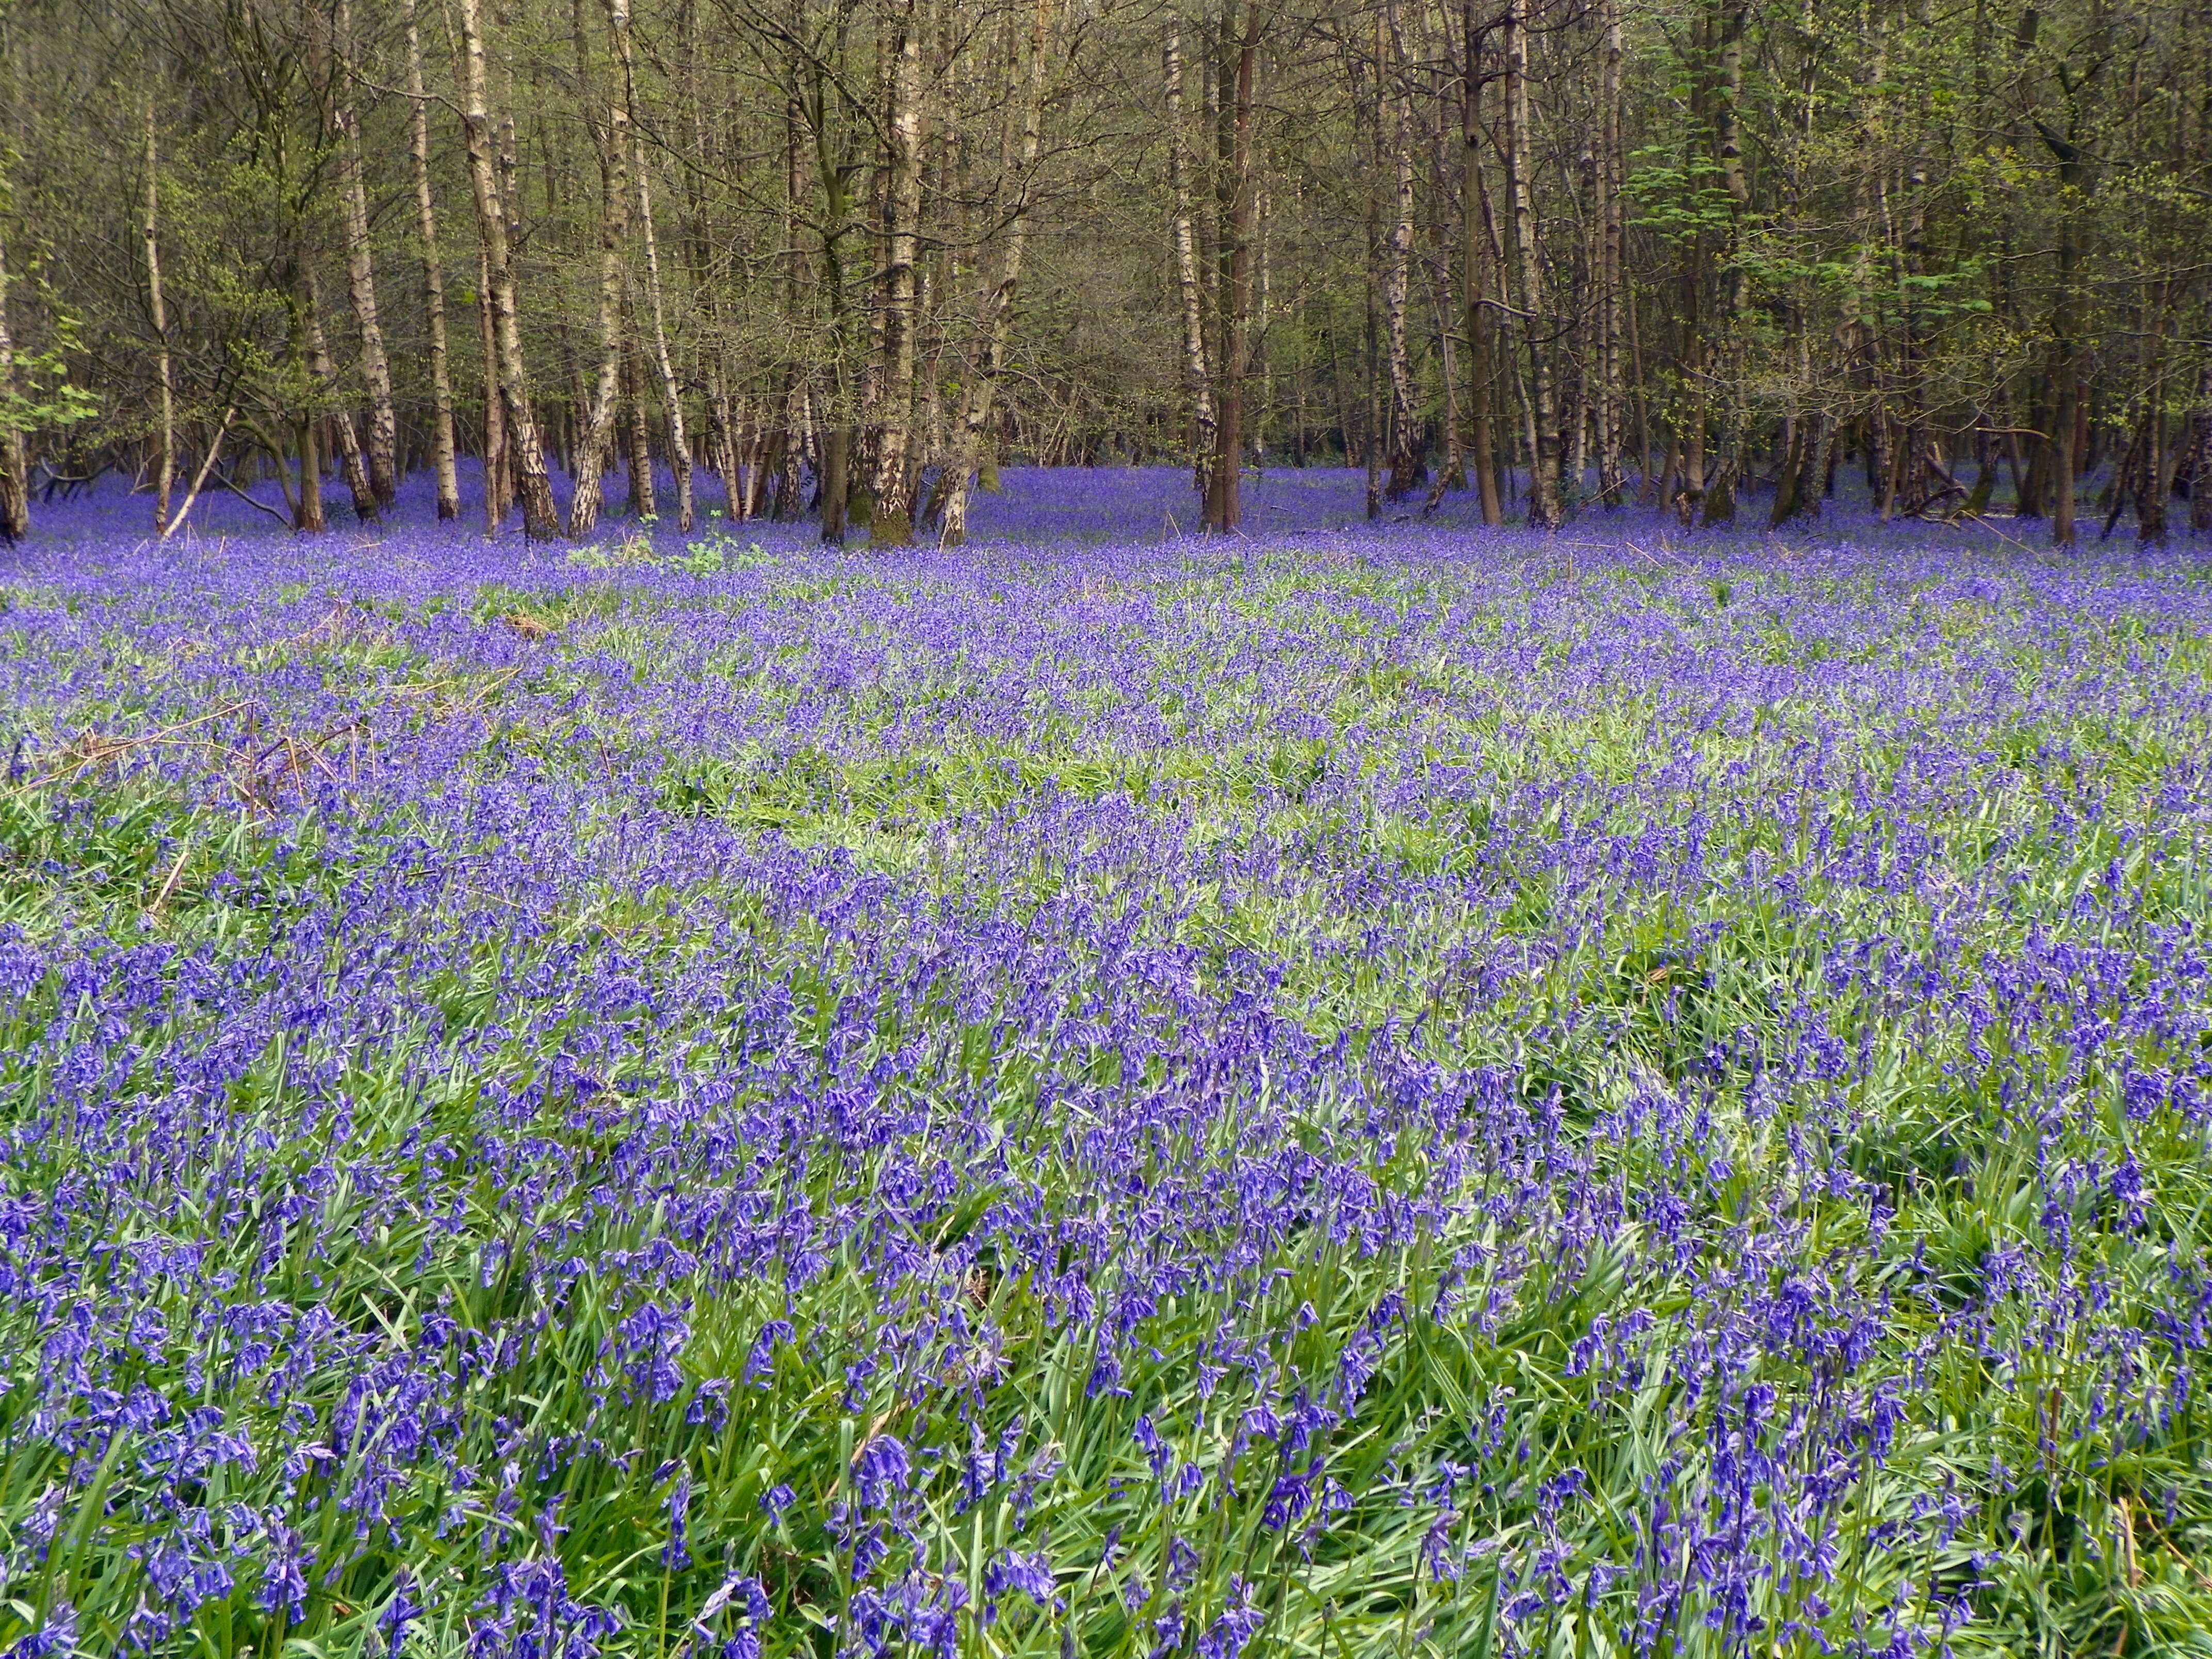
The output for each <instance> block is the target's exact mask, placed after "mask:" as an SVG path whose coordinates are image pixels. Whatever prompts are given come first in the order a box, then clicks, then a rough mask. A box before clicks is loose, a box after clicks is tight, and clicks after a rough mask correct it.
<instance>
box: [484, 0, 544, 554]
mask: <svg viewBox="0 0 2212 1659" xmlns="http://www.w3.org/2000/svg"><path fill="white" fill-rule="evenodd" d="M480 3H481V0H459V10H460V20H461V38H462V54H461V60H462V88H461V125H462V130H463V132H464V134H465V138H466V140H467V151H468V164H469V185H470V188H471V191H472V193H473V194H474V196H475V197H476V207H477V230H478V233H479V234H481V236H482V238H483V254H484V266H485V271H486V277H487V280H486V284H485V289H486V293H487V295H489V300H490V303H491V313H492V335H493V340H494V343H495V347H496V350H497V356H498V362H499V403H500V409H501V415H502V416H504V417H505V425H506V441H505V443H504V445H503V446H502V447H503V448H504V449H505V450H506V451H507V453H508V454H510V455H511V456H512V458H513V478H514V485H515V489H516V490H517V493H519V494H520V495H521V497H522V527H523V533H524V534H525V535H526V536H528V537H529V538H530V539H531V540H532V541H551V540H554V539H556V538H558V537H559V535H560V534H561V521H560V520H559V518H558V517H557V516H556V514H555V513H554V509H553V483H552V480H551V478H550V477H548V476H547V474H546V471H545V451H544V447H542V446H541V444H540V443H539V441H538V420H537V417H536V416H534V415H533V414H532V412H531V408H530V396H529V384H530V383H529V380H528V375H527V371H526V367H525V360H524V357H523V354H522V326H521V323H520V319H518V318H517V317H516V315H515V302H514V266H513V253H512V252H511V247H510V244H509V241H508V238H507V206H506V204H505V201H504V199H503V197H502V196H501V191H500V185H499V179H498V176H497V171H496V167H497V164H496V162H495V160H494V157H493V154H492V142H493V131H492V124H491V117H490V114H489V112H488V111H487V110H486V108H485V106H484V79H485V76H484V42H483V18H482V15H481V11H480Z"/></svg>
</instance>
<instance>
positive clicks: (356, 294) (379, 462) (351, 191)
mask: <svg viewBox="0 0 2212 1659" xmlns="http://www.w3.org/2000/svg"><path fill="white" fill-rule="evenodd" d="M333 30H334V33H336V35H337V43H336V44H337V54H336V57H337V62H336V64H334V65H333V67H332V69H331V94H332V97H331V124H332V125H334V126H336V127H337V139H338V155H337V167H338V207H339V210H340V212H341V213H342V215H343V219H344V224H345V251H346V289H347V291H348V293H349V296H350V297H351V299H352V301H353V314H354V320H355V323H356V325H358V327H359V329H360V331H361V378H362V385H363V386H366V387H367V388H368V410H369V413H368V478H369V485H370V488H371V489H373V490H374V500H375V501H376V502H377V504H378V505H379V506H380V507H389V506H391V504H392V501H393V500H394V499H395V498H396V497H397V496H398V493H399V477H398V464H399V462H398V456H399V418H398V414H397V413H396V412H395V411H394V410H393V408H392V362H391V359H390V358H389V357H388V356H386V353H385V349H384V329H383V326H382V325H380V323H379V322H378V320H377V314H376V264H375V260H374V257H373V256H372V254H371V252H370V250H369V241H368V181H367V179H366V178H365V177H364V174H363V169H362V157H361V112H360V110H359V109H358V108H357V107H356V106H355V103H354V95H353V94H354V88H353V76H354V64H353V51H354V43H353V12H352V8H351V6H350V4H349V0H337V17H336V21H335V22H334V24H333ZM349 424H350V422H349Z"/></svg>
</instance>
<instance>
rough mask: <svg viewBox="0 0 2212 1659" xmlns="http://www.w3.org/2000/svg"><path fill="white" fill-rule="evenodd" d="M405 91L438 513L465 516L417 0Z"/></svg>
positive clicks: (410, 7)
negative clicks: (426, 330)
mask: <svg viewBox="0 0 2212 1659" xmlns="http://www.w3.org/2000/svg"><path fill="white" fill-rule="evenodd" d="M407 96H408V99H409V101H410V104H411V105H412V109H411V111H410V115H411V120H410V126H409V137H410V145H409V149H410V155H411V157H412V159H413V161H414V171H415V225H416V233H417V234H419V235H420V236H421V237H422V311H423V315H424V317H425V318H426V319H427V320H428V325H429V337H430V338H429V346H430V353H429V355H430V465H431V466H432V468H433V470H434V471H435V473H436V475H437V480H438V517H439V519H440V520H448V519H458V518H459V517H460V516H461V487H460V481H459V477H458V476H457V474H456V472H455V469H454V465H453V375H452V372H451V370H450V369H449V368H448V367H447V342H446V273H445V267H444V265H443V264H441V261H440V258H439V254H438V210H437V203H436V201H435V198H434V197H432V195H431V193H430V100H429V98H428V95H427V94H425V93H424V91H423V84H422V34H421V32H420V30H419V29H418V28H417V27H416V0H407ZM487 476H489V468H487Z"/></svg>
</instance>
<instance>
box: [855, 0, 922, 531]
mask: <svg viewBox="0 0 2212 1659" xmlns="http://www.w3.org/2000/svg"><path fill="white" fill-rule="evenodd" d="M890 3H891V8H892V11H891V41H890V52H891V69H890V109H889V110H888V112H886V118H885V121H884V136H885V138H886V140H887V143H888V148H889V149H890V169H889V177H888V178H887V179H886V180H885V189H884V276H883V305H882V319H883V342H882V345H881V349H880V351H881V355H880V356H879V358H878V362H880V363H881V364H882V376H881V380H880V383H879V385H878V389H877V424H876V432H877V436H876V477H875V501H874V504H873V507H872V512H871V516H870V519H869V524H868V540H869V543H870V544H871V545H872V546H876V547H910V546H912V545H913V544H914V472H913V468H912V467H911V465H909V461H910V459H911V452H912V449H913V441H914V430H913V428H914V389H915V313H916V310H917V307H916V304H915V299H916V291H917V289H916V284H917V278H918V266H919V263H920V260H921V191H922V177H921V161H922V155H921V147H922V137H923V129H924V122H923V117H922V86H921V18H920V17H919V16H918V15H917V6H916V0H890Z"/></svg>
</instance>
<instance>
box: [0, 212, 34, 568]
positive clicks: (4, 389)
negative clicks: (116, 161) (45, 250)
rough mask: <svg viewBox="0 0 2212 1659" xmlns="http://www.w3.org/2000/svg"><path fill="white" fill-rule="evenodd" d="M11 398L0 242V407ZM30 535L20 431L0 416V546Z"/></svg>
mask: <svg viewBox="0 0 2212 1659" xmlns="http://www.w3.org/2000/svg"><path fill="white" fill-rule="evenodd" d="M14 401H15V336H14V335H13V334H11V333H9V331H8V249H7V245H6V243H5V242H4V241H0V406H4V405H6V404H12V403H13V402H14ZM30 533H31V470H30V463H29V457H28V454H27V450H26V448H25V447H24V443H23V429H22V428H21V427H19V426H17V425H16V424H15V422H14V421H12V420H10V419H9V418H7V416H5V415H4V414H0V544H8V545H9V546H12V545H14V544H15V543H17V542H19V541H21V540H22V538H24V537H26V536H27V535H29V534H30Z"/></svg>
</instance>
